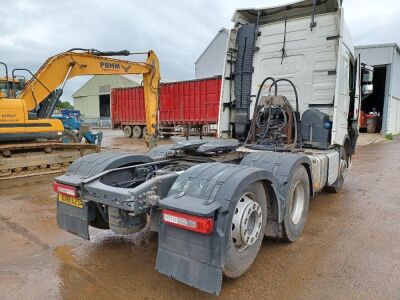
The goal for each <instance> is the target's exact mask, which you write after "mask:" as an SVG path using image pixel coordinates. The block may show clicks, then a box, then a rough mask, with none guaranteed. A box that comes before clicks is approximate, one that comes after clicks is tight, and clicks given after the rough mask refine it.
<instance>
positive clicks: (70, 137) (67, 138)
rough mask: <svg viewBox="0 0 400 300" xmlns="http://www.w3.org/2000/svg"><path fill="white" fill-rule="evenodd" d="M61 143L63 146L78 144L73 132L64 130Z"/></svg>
mask: <svg viewBox="0 0 400 300" xmlns="http://www.w3.org/2000/svg"><path fill="white" fill-rule="evenodd" d="M61 141H62V142H63V143H65V144H69V143H78V137H77V136H76V134H75V132H73V131H71V130H65V131H64V132H63V134H62V136H61Z"/></svg>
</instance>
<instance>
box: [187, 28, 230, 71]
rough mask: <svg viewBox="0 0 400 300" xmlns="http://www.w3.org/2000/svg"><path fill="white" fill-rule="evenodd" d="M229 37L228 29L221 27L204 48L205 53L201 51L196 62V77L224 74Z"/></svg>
mask: <svg viewBox="0 0 400 300" xmlns="http://www.w3.org/2000/svg"><path fill="white" fill-rule="evenodd" d="M228 37H229V31H228V29H225V28H221V30H220V31H219V32H218V33H217V35H216V36H215V37H214V38H213V40H212V41H211V43H210V44H209V45H208V46H207V48H206V49H204V51H203V53H201V55H200V56H199V58H198V59H197V60H196V62H195V63H194V64H195V77H196V79H201V78H208V77H214V76H220V75H222V71H223V69H224V63H225V54H226V47H227V45H228Z"/></svg>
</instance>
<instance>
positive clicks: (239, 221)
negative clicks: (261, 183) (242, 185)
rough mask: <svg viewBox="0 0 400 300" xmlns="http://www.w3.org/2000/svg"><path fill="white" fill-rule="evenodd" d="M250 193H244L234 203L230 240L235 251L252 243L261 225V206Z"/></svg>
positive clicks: (255, 239)
mask: <svg viewBox="0 0 400 300" xmlns="http://www.w3.org/2000/svg"><path fill="white" fill-rule="evenodd" d="M255 200H256V197H255V195H254V194H252V193H247V194H244V195H243V196H242V197H241V198H240V199H239V202H238V204H237V205H236V208H235V211H234V215H233V218H232V235H231V236H232V242H233V244H234V246H235V248H236V250H237V251H239V252H242V251H244V250H245V249H247V248H248V247H249V246H251V245H253V244H254V243H255V242H256V241H257V239H258V237H259V235H260V233H261V227H262V210H261V206H260V205H259V204H258V203H257V202H256V201H255Z"/></svg>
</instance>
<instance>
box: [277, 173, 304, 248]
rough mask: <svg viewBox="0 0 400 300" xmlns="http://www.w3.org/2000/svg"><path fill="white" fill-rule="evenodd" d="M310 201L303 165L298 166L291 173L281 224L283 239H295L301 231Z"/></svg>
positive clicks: (291, 240) (292, 240)
mask: <svg viewBox="0 0 400 300" xmlns="http://www.w3.org/2000/svg"><path fill="white" fill-rule="evenodd" d="M309 201H310V182H309V179H308V173H307V170H306V168H305V167H304V166H298V167H297V168H296V169H295V170H294V172H293V175H292V180H291V182H290V189H289V199H288V201H287V203H286V212H285V217H284V222H283V223H284V224H283V227H284V228H283V229H284V230H283V233H284V239H285V240H287V241H289V242H294V241H297V240H298V239H299V238H300V236H301V234H302V233H303V230H304V226H305V224H306V220H307V215H308V205H309Z"/></svg>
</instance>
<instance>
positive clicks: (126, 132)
mask: <svg viewBox="0 0 400 300" xmlns="http://www.w3.org/2000/svg"><path fill="white" fill-rule="evenodd" d="M123 130H124V136H125V137H128V138H130V137H132V127H131V126H124V129H123Z"/></svg>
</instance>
